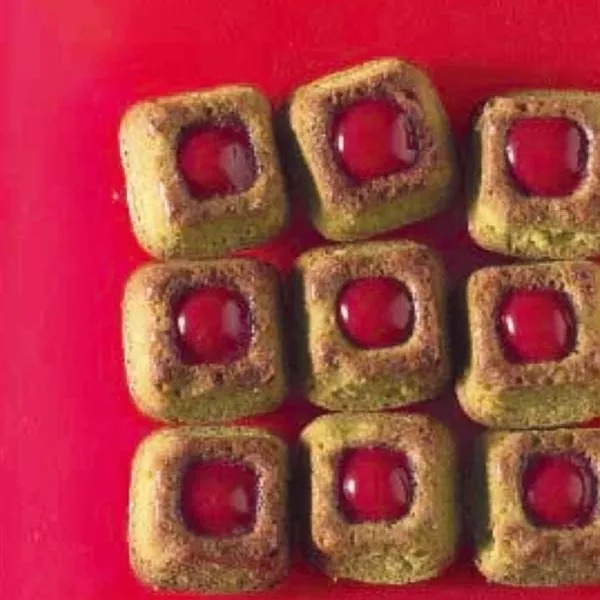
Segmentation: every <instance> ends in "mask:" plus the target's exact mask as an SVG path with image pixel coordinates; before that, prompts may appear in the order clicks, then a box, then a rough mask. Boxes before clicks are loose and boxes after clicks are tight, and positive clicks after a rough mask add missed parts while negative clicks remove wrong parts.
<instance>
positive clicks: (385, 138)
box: [332, 98, 419, 183]
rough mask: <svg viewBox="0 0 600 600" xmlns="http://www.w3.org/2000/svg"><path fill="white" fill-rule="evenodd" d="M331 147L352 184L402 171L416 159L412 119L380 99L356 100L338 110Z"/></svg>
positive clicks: (397, 107)
mask: <svg viewBox="0 0 600 600" xmlns="http://www.w3.org/2000/svg"><path fill="white" fill-rule="evenodd" d="M332 143H333V148H334V151H335V153H336V155H337V158H338V161H339V163H340V165H341V166H342V168H343V170H344V172H345V173H346V174H347V175H348V176H349V177H350V178H351V179H352V180H354V181H355V182H356V183H363V182H365V181H369V180H371V179H374V178H375V177H383V176H385V175H391V174H392V173H397V172H401V171H405V170H406V169H409V168H410V167H412V166H413V165H414V164H415V162H416V160H417V158H418V155H419V141H418V135H417V128H416V126H415V123H414V119H413V118H412V117H411V116H410V115H408V114H407V113H406V112H405V111H404V110H403V109H402V108H400V107H399V106H398V105H397V104H396V103H394V102H392V101H391V100H387V99H382V98H366V99H363V100H358V101H356V102H354V103H353V104H350V105H349V106H347V107H345V108H343V109H342V110H340V112H339V113H338V114H337V115H336V117H335V120H334V124H333V131H332Z"/></svg>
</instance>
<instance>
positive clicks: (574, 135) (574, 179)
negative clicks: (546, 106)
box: [506, 118, 588, 196]
mask: <svg viewBox="0 0 600 600" xmlns="http://www.w3.org/2000/svg"><path fill="white" fill-rule="evenodd" d="M506 142H507V143H506V156H507V158H508V162H509V164H510V166H511V170H512V174H513V177H514V178H515V180H516V182H517V185H518V186H519V187H520V188H521V189H522V190H523V191H524V192H525V193H526V194H529V195H530V196H568V195H569V194H571V193H572V192H573V190H574V189H575V188H576V187H577V186H578V185H579V182H580V181H581V179H582V177H583V173H584V171H585V167H586V163H587V158H588V155H587V146H588V144H587V138H586V135H585V133H584V132H583V131H582V130H581V128H580V127H579V126H578V125H577V124H576V123H575V122H573V121H571V120H570V119H562V118H547V119H520V120H518V121H517V122H516V123H515V124H514V125H513V126H512V127H511V128H510V130H509V132H508V136H507V140H506Z"/></svg>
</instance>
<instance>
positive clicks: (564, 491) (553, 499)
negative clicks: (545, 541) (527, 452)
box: [522, 454, 597, 528]
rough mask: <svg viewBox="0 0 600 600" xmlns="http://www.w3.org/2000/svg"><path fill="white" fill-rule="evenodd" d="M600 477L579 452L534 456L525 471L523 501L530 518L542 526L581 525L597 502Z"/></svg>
mask: <svg viewBox="0 0 600 600" xmlns="http://www.w3.org/2000/svg"><path fill="white" fill-rule="evenodd" d="M596 486H597V482H596V477H595V475H594V474H593V473H592V470H591V467H590V465H589V463H588V461H587V460H586V459H585V458H584V457H583V456H580V455H577V454H573V455H571V454H538V455H534V456H532V457H531V458H530V459H529V460H528V461H527V464H526V466H525V469H524V472H523V481H522V488H523V504H524V508H525V511H526V513H527V515H528V518H529V520H530V521H531V522H532V523H534V524H535V525H538V526H540V527H552V528H560V527H581V526H583V525H586V524H587V523H588V522H589V521H590V519H591V516H592V512H593V511H594V508H595V503H596Z"/></svg>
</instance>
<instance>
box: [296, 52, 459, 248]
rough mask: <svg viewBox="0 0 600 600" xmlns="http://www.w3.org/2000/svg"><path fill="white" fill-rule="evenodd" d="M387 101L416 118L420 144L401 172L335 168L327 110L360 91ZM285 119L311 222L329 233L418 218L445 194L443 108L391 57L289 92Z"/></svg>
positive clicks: (418, 76) (449, 150) (426, 85)
mask: <svg viewBox="0 0 600 600" xmlns="http://www.w3.org/2000/svg"><path fill="white" fill-rule="evenodd" d="M367 96H368V97H384V98H390V99H392V100H394V101H395V102H396V103H397V104H398V105H399V106H400V107H401V108H403V109H404V110H405V111H406V113H407V114H409V115H412V116H413V117H414V120H415V122H416V123H418V124H419V125H418V135H419V139H420V141H421V149H420V152H419V158H418V161H417V163H416V164H415V165H414V166H413V167H412V168H411V169H410V170H408V171H406V172H403V173H398V174H395V175H391V176H388V177H380V178H376V179H373V180H372V181H369V182H366V183H364V184H362V185H360V186H357V185H354V184H353V183H352V182H351V181H350V180H349V178H348V177H347V175H345V173H344V172H343V171H342V170H341V169H340V168H339V166H338V163H337V159H336V157H335V155H334V152H333V148H332V145H331V143H330V139H331V134H330V130H331V123H332V120H333V117H334V114H335V112H336V111H337V110H339V109H340V108H341V107H344V106H347V105H348V104H350V103H351V102H353V101H354V100H356V99H357V98H360V97H367ZM289 116H290V124H291V129H292V130H293V132H294V134H295V136H296V139H297V143H298V145H299V149H300V153H301V155H302V156H303V159H304V162H305V166H306V168H307V170H308V171H309V172H310V176H311V179H312V182H313V184H314V191H315V192H316V197H313V198H312V201H313V205H312V209H313V218H314V220H315V225H316V226H317V227H318V228H319V229H320V230H321V232H322V233H323V234H324V235H325V236H326V237H329V238H330V239H336V240H352V239H358V238H364V237H367V236H369V235H373V234H374V233H377V232H381V231H385V230H389V229H393V228H394V227H399V226H400V225H403V224H406V223H408V222H411V221H414V220H417V219H423V218H426V217H427V216H430V215H431V214H433V213H434V212H437V211H439V210H441V209H442V208H443V207H444V205H445V204H446V202H447V200H448V199H449V197H450V196H451V194H452V191H453V188H454V184H455V179H456V178H455V173H454V171H455V165H454V152H453V146H452V139H451V135H450V131H449V127H448V124H447V121H446V116H445V114H444V110H443V107H442V106H441V104H440V102H439V99H438V98H437V94H436V91H435V89H434V88H433V85H432V84H431V82H430V81H429V79H428V78H427V77H426V76H425V74H424V73H422V72H421V71H420V70H418V69H417V68H415V67H413V66H412V65H410V64H408V63H406V62H403V61H400V60H398V59H394V58H386V59H380V60H375V61H371V62H368V63H365V64H363V65H359V66H357V67H353V68H351V69H348V70H345V71H341V72H339V73H335V74H333V75H328V76H326V77H323V78H322V79H319V80H317V81H314V82H312V83H310V84H308V85H305V86H303V87H301V88H299V89H298V90H296V91H295V92H294V95H293V97H292V99H291V102H290V109H289Z"/></svg>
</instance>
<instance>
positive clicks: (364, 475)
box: [338, 447, 413, 523]
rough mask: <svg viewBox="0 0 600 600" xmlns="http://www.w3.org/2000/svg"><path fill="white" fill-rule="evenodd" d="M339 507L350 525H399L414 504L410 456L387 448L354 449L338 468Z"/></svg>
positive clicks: (344, 455)
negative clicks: (390, 523)
mask: <svg viewBox="0 0 600 600" xmlns="http://www.w3.org/2000/svg"><path fill="white" fill-rule="evenodd" d="M338 469H339V471H338V478H339V480H338V489H339V506H340V509H341V511H342V513H343V514H344V516H345V517H346V519H347V520H348V521H349V522H350V523H361V522H364V521H396V520H398V519H401V518H402V517H403V516H404V515H406V514H407V513H408V511H409V509H410V505H411V503H412V496H413V490H412V478H411V470H410V467H409V464H408V459H407V456H406V455H405V454H404V453H403V452H397V451H395V450H390V449H387V448H369V447H365V448H352V449H349V450H347V451H346V452H345V453H344V454H343V456H342V458H341V460H340V464H339V466H338Z"/></svg>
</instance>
